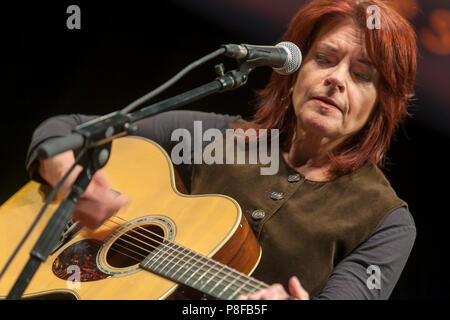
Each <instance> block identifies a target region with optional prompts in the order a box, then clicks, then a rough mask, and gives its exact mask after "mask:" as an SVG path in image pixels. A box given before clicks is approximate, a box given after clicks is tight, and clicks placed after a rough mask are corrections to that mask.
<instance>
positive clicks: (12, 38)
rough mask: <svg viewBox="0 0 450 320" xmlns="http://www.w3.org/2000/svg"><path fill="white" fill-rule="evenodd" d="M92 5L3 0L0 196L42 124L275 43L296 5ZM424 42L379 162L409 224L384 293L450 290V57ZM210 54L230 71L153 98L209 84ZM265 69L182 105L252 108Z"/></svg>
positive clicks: (404, 295) (20, 174) (114, 104)
mask: <svg viewBox="0 0 450 320" xmlns="http://www.w3.org/2000/svg"><path fill="white" fill-rule="evenodd" d="M92 2H93V1H91V2H87V1H73V2H69V1H47V2H46V3H45V4H43V2H34V4H26V5H25V4H22V3H14V4H13V3H12V2H9V3H4V4H2V10H0V12H1V13H0V14H1V16H0V17H1V21H0V23H1V29H0V30H1V31H0V32H1V40H0V41H1V43H2V46H1V61H2V63H1V66H2V71H1V76H2V80H3V81H2V82H3V85H2V87H1V89H0V92H1V100H0V101H1V112H2V120H1V121H0V136H1V137H2V148H1V152H2V154H1V157H0V159H1V162H0V164H1V166H0V168H1V171H0V172H1V187H0V203H3V202H4V201H6V200H7V199H8V198H9V197H11V196H12V195H13V194H14V193H15V192H16V191H17V190H18V189H19V188H20V187H22V186H23V185H24V184H25V183H26V182H27V181H28V176H27V173H26V171H25V168H24V163H25V156H26V151H27V147H28V144H29V142H30V138H31V135H32V133H33V131H34V129H35V128H36V127H37V126H38V125H39V123H41V122H42V121H43V120H45V119H47V118H49V117H51V116H53V115H57V114H65V113H83V114H106V113H109V112H111V111H115V110H117V109H119V108H122V107H124V106H125V105H127V104H128V103H130V102H131V101H133V100H134V99H136V98H138V97H140V96H142V95H144V94H145V93H147V92H149V91H150V90H152V89H154V88H156V87H157V86H159V85H160V84H162V83H163V82H165V81H166V80H168V79H169V78H170V77H171V76H173V75H174V74H176V73H177V72H178V71H179V70H181V69H182V68H183V67H185V66H186V65H187V64H189V63H191V62H193V61H194V60H196V59H198V58H200V57H202V56H203V55H205V54H208V53H210V52H212V51H214V50H215V49H217V48H218V47H219V46H220V45H221V44H225V43H255V44H256V43H257V44H275V43H276V42H277V40H278V39H279V38H280V37H281V36H282V33H283V31H284V30H285V26H286V22H287V21H289V18H290V17H291V16H292V14H293V13H295V11H296V9H297V8H298V7H300V5H301V3H302V2H304V1H297V2H294V1H288V0H285V3H286V5H287V6H288V7H287V8H284V9H280V8H279V6H280V4H281V3H283V1H273V8H274V11H273V16H271V13H270V12H269V13H267V12H265V13H264V12H263V11H261V8H259V7H258V6H257V5H255V2H254V1H250V0H249V1H241V4H242V10H241V9H240V8H239V5H238V3H239V2H237V1H232V0H228V1H216V2H214V1H212V2H214V5H212V4H210V3H208V4H207V2H204V6H202V5H201V4H202V3H201V1H194V0H192V1H188V0H185V1H165V2H156V1H147V2H130V1H127V2H123V3H122V4H114V3H99V2H96V3H95V4H94V3H92ZM412 2H414V1H412ZM433 3H435V5H436V6H437V7H443V6H444V5H445V3H444V2H443V1H436V2H433ZM71 4H77V5H78V6H79V7H80V8H81V30H68V28H67V27H66V20H67V18H68V17H69V14H67V13H66V9H67V7H68V6H69V5H71ZM424 6H425V8H421V9H420V10H418V11H416V13H415V16H414V17H413V19H412V22H413V23H414V24H415V25H416V26H417V30H419V26H418V24H422V25H426V24H427V23H428V15H429V14H430V10H432V9H433V8H430V5H427V4H425V5H424ZM262 7H264V6H262ZM266 7H267V5H266ZM269 8H270V7H269ZM263 9H264V8H263ZM446 9H447V10H448V4H447V8H446ZM261 12H262V13H261ZM270 17H276V19H272V20H271V19H270ZM420 49H421V51H420V52H421V57H420V59H421V60H420V61H419V64H420V66H421V68H422V69H421V70H420V72H419V77H418V86H417V99H416V101H415V103H414V106H412V107H411V109H410V111H411V112H412V113H413V117H412V118H410V119H408V120H407V121H406V122H405V123H404V124H403V125H402V127H401V129H400V130H399V132H398V134H397V136H396V139H395V140H394V142H393V143H392V146H391V148H390V151H389V153H388V163H387V166H386V169H385V172H386V174H387V176H388V178H389V179H390V181H391V183H392V185H393V187H394V188H395V190H396V191H397V193H398V194H399V196H400V197H401V198H403V199H404V200H406V201H407V202H408V204H409V207H410V211H411V212H412V214H413V217H414V219H415V222H416V226H417V239H416V243H415V246H414V248H413V251H412V253H411V256H410V259H409V261H408V264H407V265H406V268H405V270H404V272H403V274H402V276H401V278H400V280H399V283H398V285H397V287H396V289H395V290H394V292H393V294H392V297H391V299H444V298H448V296H449V295H448V283H449V281H448V280H447V279H448V276H447V273H448V271H447V270H448V269H447V264H446V263H445V261H446V254H447V251H448V249H447V235H448V231H447V230H448V223H449V218H448V214H449V213H450V210H449V205H448V199H449V194H448V186H447V184H448V169H447V168H448V167H447V166H448V165H447V163H448V160H447V157H446V156H447V155H446V151H447V150H448V148H449V145H450V144H449V142H450V139H449V132H450V130H449V128H450V124H449V123H450V122H449V121H450V117H449V116H448V115H449V113H450V106H449V105H450V103H449V102H450V99H449V98H448V95H449V92H450V90H449V89H450V86H449V81H448V78H449V77H448V72H449V71H450V70H449V69H448V61H449V59H448V58H449V56H448V54H447V55H445V54H444V55H442V54H440V55H434V54H433V53H430V52H428V51H427V50H426V49H424V48H423V47H420ZM439 61H442V62H439ZM218 62H224V63H225V65H226V66H227V68H232V67H234V66H235V62H234V61H230V60H228V59H227V58H218V59H216V60H214V61H213V62H211V63H208V64H206V65H204V66H202V67H200V68H198V69H196V70H194V71H192V72H191V73H190V74H189V75H188V76H186V77H185V78H184V79H183V80H181V81H180V82H179V83H177V84H176V85H175V86H174V87H172V88H171V89H170V90H168V91H167V92H165V93H164V94H163V95H161V96H160V99H162V98H164V97H169V96H173V95H174V94H178V93H181V92H183V91H186V90H188V89H192V88H194V87H196V86H198V85H201V84H204V83H206V82H209V81H211V80H212V79H214V77H215V73H214V68H213V67H214V64H216V63H218ZM436 63H438V67H437V68H436ZM433 64H434V67H435V69H433ZM424 67H426V68H424ZM430 70H431V71H430ZM433 70H435V71H433ZM270 72H271V70H270V69H268V68H260V69H257V70H255V71H254V72H253V73H252V74H251V75H250V79H249V82H248V84H247V85H246V86H245V87H242V88H240V89H238V90H236V91H233V92H227V93H222V94H218V95H214V96H211V97H208V98H205V99H203V100H201V101H199V102H196V103H194V104H192V105H190V106H189V107H188V108H189V109H193V110H203V111H212V112H218V113H229V114H241V115H243V116H244V117H245V116H249V115H250V114H251V113H252V107H251V104H250V103H251V102H252V101H253V99H254V90H256V89H260V88H262V87H263V86H264V85H265V83H266V81H267V79H268V77H269V75H270ZM442 75H444V76H443V77H442ZM445 75H447V76H445ZM427 77H428V78H427Z"/></svg>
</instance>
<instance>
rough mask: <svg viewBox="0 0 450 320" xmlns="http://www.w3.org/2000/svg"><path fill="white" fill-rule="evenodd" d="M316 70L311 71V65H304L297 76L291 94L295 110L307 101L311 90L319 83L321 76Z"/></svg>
mask: <svg viewBox="0 0 450 320" xmlns="http://www.w3.org/2000/svg"><path fill="white" fill-rule="evenodd" d="M319 73H320V72H319V71H318V70H313V68H312V65H311V63H307V64H305V65H304V66H303V67H302V69H300V71H299V73H298V74H297V80H296V81H295V84H294V92H293V93H292V103H293V105H294V107H295V109H296V110H298V109H299V108H301V106H302V105H303V104H304V103H305V102H306V101H307V100H308V97H309V93H310V91H311V89H312V88H316V87H317V86H319V85H320V83H321V80H320V79H321V75H320V74H319Z"/></svg>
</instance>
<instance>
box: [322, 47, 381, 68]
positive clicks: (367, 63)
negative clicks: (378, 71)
mask: <svg viewBox="0 0 450 320" xmlns="http://www.w3.org/2000/svg"><path fill="white" fill-rule="evenodd" d="M317 46H318V47H325V48H326V49H328V50H330V51H332V52H334V53H339V49H338V48H336V47H333V46H331V45H329V44H328V43H324V42H322V43H319V44H318V45H317ZM357 61H358V62H361V63H362V64H365V65H366V66H368V67H371V68H375V66H374V64H373V63H372V62H370V61H369V60H367V59H363V58H359V59H358V60H357Z"/></svg>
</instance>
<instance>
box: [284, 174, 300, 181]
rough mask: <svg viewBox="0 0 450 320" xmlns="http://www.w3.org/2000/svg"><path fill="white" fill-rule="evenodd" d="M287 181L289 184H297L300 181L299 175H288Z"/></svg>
mask: <svg viewBox="0 0 450 320" xmlns="http://www.w3.org/2000/svg"><path fill="white" fill-rule="evenodd" d="M287 181H289V182H299V181H300V174H298V173H297V174H290V175H289V176H288V177H287Z"/></svg>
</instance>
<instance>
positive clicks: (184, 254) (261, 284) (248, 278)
mask: <svg viewBox="0 0 450 320" xmlns="http://www.w3.org/2000/svg"><path fill="white" fill-rule="evenodd" d="M115 217H117V218H119V219H121V220H123V221H125V222H127V221H126V220H125V219H123V218H121V217H119V216H115ZM108 221H110V222H112V223H114V224H116V225H119V226H120V225H121V224H120V223H118V222H116V221H113V220H111V219H109V220H108ZM136 227H137V228H139V229H142V230H144V231H145V232H147V233H150V234H153V235H155V236H157V237H159V238H162V239H164V240H166V241H167V242H169V243H172V244H173V245H175V246H179V247H181V248H183V246H181V245H179V244H176V243H174V242H172V241H170V240H168V239H167V238H164V237H163V236H161V235H159V234H157V233H154V232H152V231H150V230H147V229H144V228H142V227H141V226H136ZM132 232H134V233H136V234H139V235H141V236H143V237H144V238H147V239H150V240H152V241H153V242H156V243H159V244H161V245H162V247H166V248H169V249H170V250H171V251H173V252H178V254H180V253H181V254H182V257H180V258H178V260H179V261H181V260H182V259H183V258H185V257H189V256H188V255H187V254H188V253H190V252H192V253H194V257H189V258H190V259H188V260H187V261H184V262H185V264H187V263H188V261H190V260H193V261H195V262H196V263H197V262H199V263H200V265H201V266H200V267H199V266H196V267H197V268H198V270H197V271H195V272H198V271H200V270H201V271H204V270H203V269H202V268H203V267H204V266H207V267H209V269H208V270H207V271H206V272H205V271H204V273H206V274H207V273H209V274H211V275H212V276H214V273H211V272H210V271H216V272H223V270H224V269H229V270H230V272H229V273H232V272H234V273H236V274H238V275H240V276H241V277H242V276H243V277H244V278H246V280H247V281H245V282H243V281H242V279H240V278H238V277H234V276H231V278H232V279H234V280H233V281H232V282H229V283H228V284H229V285H231V284H232V283H233V282H235V281H236V280H237V281H239V282H241V283H242V282H243V284H242V286H247V287H251V288H252V289H255V290H258V289H261V288H267V287H268V285H267V284H265V283H264V282H262V281H259V280H257V279H253V278H251V277H248V276H247V275H245V274H243V273H240V272H238V271H236V270H233V269H231V268H229V267H228V266H226V265H223V264H221V263H220V262H217V261H214V260H210V261H211V262H213V263H215V264H218V265H219V266H221V267H222V269H217V268H215V266H214V265H213V266H211V265H208V264H207V263H204V262H202V261H201V260H199V259H197V258H196V257H195V255H199V254H198V253H195V252H193V251H192V250H190V249H187V248H183V250H184V249H186V250H188V251H187V253H183V250H181V251H180V250H178V249H176V248H173V247H170V246H167V245H165V244H164V243H163V242H159V241H156V240H155V239H154V238H150V237H148V236H146V235H144V234H142V233H139V232H137V231H135V230H132ZM126 236H127V237H130V238H132V239H135V240H137V241H139V242H142V243H144V244H145V245H147V246H150V247H153V248H154V249H157V248H158V247H155V246H153V245H151V244H148V243H146V242H144V241H142V240H140V239H138V238H135V237H133V236H130V235H126ZM120 240H122V241H124V242H127V243H129V244H131V245H132V246H134V247H137V248H140V249H141V250H143V251H144V252H146V253H150V252H151V251H147V250H146V249H144V248H142V247H140V246H138V245H136V244H134V243H132V242H129V241H127V240H125V239H123V238H121V239H120ZM114 244H115V245H117V246H120V247H122V248H125V249H126V250H128V251H131V252H134V253H135V254H138V255H140V256H142V257H144V256H143V255H142V254H140V253H138V252H136V251H134V250H131V249H129V248H126V247H123V246H121V245H119V244H118V243H116V242H115V243H114ZM114 251H116V252H119V253H122V252H120V251H119V250H117V249H116V250H114ZM173 252H172V253H167V252H163V253H167V255H166V256H165V257H161V258H164V259H163V261H164V260H165V259H167V258H168V257H170V255H171V254H173ZM122 254H124V255H126V254H125V253H122ZM126 256H128V257H130V256H129V255H126ZM200 256H201V255H200ZM174 258H175V256H173V257H172V260H173V259H174ZM193 258H194V259H193ZM133 259H134V260H136V261H138V260H137V259H136V258H133ZM205 259H206V260H207V261H206V262H208V258H207V257H205ZM155 262H156V261H155ZM177 263H178V262H175V264H177ZM194 266H195V264H194V265H192V266H191V268H192V267H194ZM195 272H194V273H195ZM250 281H253V282H255V283H256V285H257V286H256V285H254V284H251V283H250ZM235 286H236V287H238V288H241V287H242V286H240V287H239V286H238V285H237V284H236V285H235Z"/></svg>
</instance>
